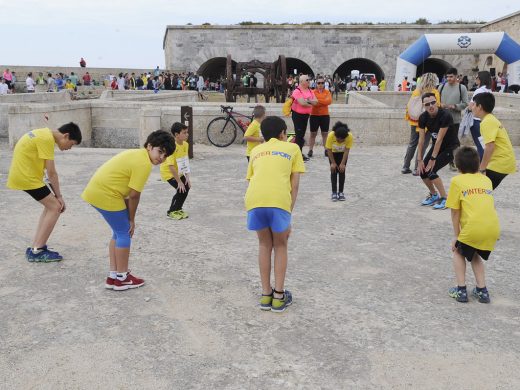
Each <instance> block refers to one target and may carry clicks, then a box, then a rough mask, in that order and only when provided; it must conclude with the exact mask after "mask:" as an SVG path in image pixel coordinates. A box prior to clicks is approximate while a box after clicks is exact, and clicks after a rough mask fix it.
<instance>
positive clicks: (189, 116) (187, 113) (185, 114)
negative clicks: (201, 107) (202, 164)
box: [181, 106, 193, 158]
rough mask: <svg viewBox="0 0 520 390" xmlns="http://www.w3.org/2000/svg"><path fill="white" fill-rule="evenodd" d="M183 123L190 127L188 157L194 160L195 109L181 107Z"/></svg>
mask: <svg viewBox="0 0 520 390" xmlns="http://www.w3.org/2000/svg"><path fill="white" fill-rule="evenodd" d="M181 121H182V123H183V124H184V125H186V126H188V143H189V144H190V148H189V150H188V156H189V158H193V107H191V106H181Z"/></svg>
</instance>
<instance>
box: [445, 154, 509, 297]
mask: <svg viewBox="0 0 520 390" xmlns="http://www.w3.org/2000/svg"><path fill="white" fill-rule="evenodd" d="M479 162H480V161H479V155H478V153H477V151H476V150H475V149H474V148H472V147H469V146H464V147H461V148H459V149H458V151H457V153H456V154H455V165H456V166H457V168H458V170H459V171H460V173H461V175H458V176H455V177H454V178H453V179H451V185H450V190H449V193H448V199H447V201H446V207H449V208H450V209H451V220H452V223H453V233H454V235H455V237H454V239H453V242H452V245H451V250H452V251H453V268H454V269H455V276H456V278H457V286H456V287H452V288H450V290H449V292H448V293H449V295H450V296H451V297H452V298H455V299H456V300H457V301H458V302H467V301H468V293H467V291H466V279H465V278H466V262H465V260H464V259H466V260H467V261H469V262H470V263H471V268H472V269H473V273H474V274H475V279H476V282H477V286H476V287H475V288H474V289H473V296H474V297H475V298H477V299H478V301H479V302H481V303H489V302H490V299H489V292H488V290H487V288H486V280H485V273H484V262H483V261H482V259H484V260H487V259H488V258H489V255H490V254H491V251H492V250H493V249H494V247H495V243H496V241H497V240H498V237H499V235H500V225H499V222H498V216H497V212H496V210H495V204H494V200H493V187H492V183H491V180H490V179H489V178H488V177H486V176H484V175H482V174H480V173H479V172H478V167H479Z"/></svg>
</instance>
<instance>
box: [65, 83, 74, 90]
mask: <svg viewBox="0 0 520 390" xmlns="http://www.w3.org/2000/svg"><path fill="white" fill-rule="evenodd" d="M65 89H74V84H72V83H65Z"/></svg>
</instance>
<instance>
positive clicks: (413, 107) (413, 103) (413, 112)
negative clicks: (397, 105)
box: [406, 95, 424, 121]
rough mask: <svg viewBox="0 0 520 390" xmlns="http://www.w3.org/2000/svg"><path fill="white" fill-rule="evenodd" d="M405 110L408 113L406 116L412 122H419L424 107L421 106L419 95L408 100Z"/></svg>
mask: <svg viewBox="0 0 520 390" xmlns="http://www.w3.org/2000/svg"><path fill="white" fill-rule="evenodd" d="M406 110H407V112H408V116H409V117H410V119H411V120H412V121H417V120H419V117H420V116H421V114H422V113H423V111H424V107H423V104H422V97H421V95H418V96H412V97H411V98H410V100H408V104H407V105H406Z"/></svg>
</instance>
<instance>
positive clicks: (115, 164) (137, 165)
mask: <svg viewBox="0 0 520 390" xmlns="http://www.w3.org/2000/svg"><path fill="white" fill-rule="evenodd" d="M151 171H152V162H151V161H150V157H149V156H148V151H147V150H146V149H144V148H141V149H130V150H125V151H124V152H121V153H119V154H117V155H115V156H114V157H112V158H111V159H110V160H108V161H107V162H106V163H104V164H103V165H101V166H100V167H99V168H98V170H97V171H96V173H94V176H92V178H91V179H90V181H89V183H88V184H87V187H86V188H85V190H84V191H83V193H82V194H81V197H82V198H83V200H85V201H86V202H88V203H90V204H91V205H92V206H95V207H97V208H99V209H102V210H106V211H121V210H124V209H126V204H125V198H127V197H128V194H130V190H131V189H133V190H135V191H138V192H142V191H143V189H144V185H145V184H146V181H147V180H148V176H150V172H151Z"/></svg>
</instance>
